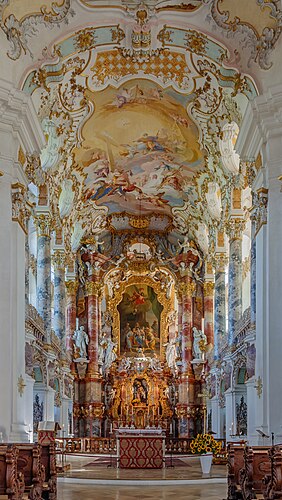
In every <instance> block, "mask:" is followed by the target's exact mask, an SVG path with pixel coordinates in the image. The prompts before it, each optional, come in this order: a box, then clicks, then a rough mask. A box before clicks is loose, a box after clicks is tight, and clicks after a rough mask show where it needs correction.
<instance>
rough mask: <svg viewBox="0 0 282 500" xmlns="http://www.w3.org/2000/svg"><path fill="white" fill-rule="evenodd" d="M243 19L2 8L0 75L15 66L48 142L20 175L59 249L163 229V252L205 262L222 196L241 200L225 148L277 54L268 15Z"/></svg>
mask: <svg viewBox="0 0 282 500" xmlns="http://www.w3.org/2000/svg"><path fill="white" fill-rule="evenodd" d="M245 7H246V2H245V1H244V0H237V1H236V2H234V1H232V0H221V1H219V0H202V1H201V0H190V1H187V2H185V1H184V2H183V1H181V2H180V1H178V0H144V1H143V2H141V1H139V0H116V1H107V2H106V1H102V0H101V1H100V0H95V1H94V0H73V1H70V0H60V1H59V0H58V1H57V3H54V2H53V1H51V0H45V2H44V4H43V2H42V1H41V0H34V1H33V2H30V1H28V0H13V1H9V0H6V1H4V2H2V3H1V6H0V15H1V24H0V27H1V29H2V34H1V36H3V35H5V36H6V40H5V46H6V48H7V58H6V59H7V61H8V63H9V68H10V67H12V66H13V65H16V68H17V69H15V70H14V71H15V72H17V73H18V78H19V81H20V82H21V83H20V85H21V88H22V89H23V91H24V92H26V93H27V94H28V95H30V96H32V99H33V102H34V104H35V107H36V109H37V112H38V115H39V118H40V120H41V123H42V127H43V130H44V133H45V136H46V147H45V149H44V150H43V151H41V152H40V161H39V158H38V153H39V152H30V154H29V155H27V158H26V163H25V169H26V173H27V175H28V177H29V181H30V182H31V183H32V184H34V185H35V186H37V187H39V188H40V186H42V185H43V184H48V187H49V202H50V205H51V208H52V212H53V215H54V217H55V220H56V221H57V225H58V226H61V227H62V228H63V230H64V234H65V244H66V247H67V249H68V250H71V248H72V250H75V249H76V248H77V240H78V241H79V240H80V238H81V237H82V236H85V235H87V234H91V233H93V232H94V233H95V232H98V231H101V230H106V229H107V230H109V229H110V228H115V230H128V229H130V228H134V227H139V226H140V227H142V224H143V225H144V224H145V226H146V227H147V228H149V229H154V230H158V229H164V228H167V231H168V236H169V238H171V240H172V241H176V240H177V239H183V236H184V235H186V234H188V235H189V236H190V237H193V238H196V239H197V240H198V242H199V244H200V246H201V245H202V250H203V251H204V252H205V251H207V242H208V239H210V241H212V239H213V235H214V231H215V228H220V227H221V226H222V225H223V224H224V222H225V220H226V218H227V217H228V212H229V208H230V199H231V191H232V188H234V187H237V188H245V187H246V171H245V170H244V168H242V165H241V166H240V163H239V159H238V158H237V156H238V155H237V156H236V151H235V148H234V145H235V142H236V137H237V135H238V131H239V128H240V123H241V120H242V116H243V114H244V112H245V110H246V107H247V104H248V101H249V100H251V99H253V98H254V97H255V96H256V95H257V94H258V92H259V90H260V85H262V82H263V79H264V76H262V75H265V74H267V73H268V72H269V73H271V71H272V69H271V58H272V56H273V57H274V60H275V47H276V46H277V45H278V44H279V43H280V40H279V37H280V31H281V11H280V10H279V2H277V1H261V0H249V1H248V9H246V8H245ZM8 63H7V64H8ZM14 68H15V66H14ZM142 220H143V222H140V221H142ZM138 221H139V222H138ZM144 221H145V222H144ZM138 225H139V226H138ZM200 242H201V243H200Z"/></svg>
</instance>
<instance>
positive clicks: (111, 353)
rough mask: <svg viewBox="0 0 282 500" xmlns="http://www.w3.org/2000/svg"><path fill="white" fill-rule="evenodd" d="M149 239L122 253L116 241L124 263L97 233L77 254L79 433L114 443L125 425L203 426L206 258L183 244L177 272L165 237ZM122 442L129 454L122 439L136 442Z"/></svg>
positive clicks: (192, 429)
mask: <svg viewBox="0 0 282 500" xmlns="http://www.w3.org/2000/svg"><path fill="white" fill-rule="evenodd" d="M138 223H140V221H139V222H138ZM141 234H142V236H141ZM144 234H146V231H142V233H140V237H139V242H136V238H135V239H134V240H132V239H131V237H130V235H129V236H128V237H127V238H126V239H125V240H124V243H123V247H122V246H121V243H122V241H123V240H121V241H120V240H118V239H117V238H116V239H117V241H118V244H119V245H120V246H121V248H120V253H119V258H118V259H115V260H113V259H111V263H110V264H109V257H107V256H106V255H105V254H103V253H102V252H101V251H100V250H101V248H100V242H99V241H98V239H97V237H96V238H94V239H93V238H92V240H87V241H85V244H84V247H83V248H82V250H81V251H80V255H79V261H78V274H79V275H81V276H83V280H82V281H81V283H80V284H79V287H78V289H77V290H76V317H77V325H76V328H75V333H74V334H73V332H72V334H70V345H72V349H73V362H72V366H71V370H72V373H73V375H74V377H75V394H74V408H73V415H74V431H75V435H77V436H105V437H107V436H109V435H110V433H111V432H112V431H117V432H119V431H118V430H119V429H120V428H125V427H128V428H130V429H132V428H135V429H148V428H149V429H150V428H151V429H156V428H161V429H163V430H164V431H165V432H166V434H167V435H169V434H170V435H171V436H174V437H177V436H179V437H182V436H183V437H187V436H189V435H193V434H194V433H196V432H200V431H201V430H202V425H203V417H204V415H205V408H204V403H205V402H204V401H203V400H202V399H200V397H198V396H197V394H198V393H201V390H202V389H201V387H202V382H203V381H204V369H205V361H204V351H205V348H206V345H207V337H206V336H205V335H204V336H202V337H201V335H200V333H201V332H200V329H201V322H202V317H203V315H204V302H205V304H206V312H205V314H206V316H207V318H208V314H207V311H208V309H207V308H208V307H210V302H209V301H208V300H207V297H205V296H204V294H205V293H206V291H207V290H208V289H206V290H205V291H204V289H203V286H202V284H201V281H200V279H198V278H199V277H198V274H199V273H200V272H201V265H202V261H201V259H200V254H199V252H198V250H197V248H196V246H195V244H194V245H193V242H191V244H190V243H189V244H188V242H185V244H183V248H180V250H179V253H178V255H176V257H175V259H176V260H177V267H176V266H175V269H178V270H179V269H180V270H181V273H180V272H179V271H178V272H177V274H176V273H175V271H174V270H173V264H171V265H170V267H168V266H167V265H165V263H164V259H165V255H164V254H162V253H161V252H160V251H159V250H158V246H157V241H159V240H160V238H159V236H158V238H157V237H155V240H154V239H153V238H146V237H145V236H144ZM114 237H116V236H114ZM101 243H102V242H101ZM113 264H114V265H113ZM86 268H87V272H85V269H86ZM196 268H198V269H197V272H196V271H195V269H196ZM192 271H193V272H192ZM197 273H198V274H197ZM85 277H86V279H85ZM195 277H197V279H196V278H195ZM70 313H73V311H70ZM206 330H207V329H206ZM199 332H200V333H199ZM70 333H71V332H70ZM196 334H197V335H196ZM77 339H78V340H77ZM197 342H198V344H197ZM197 347H198V348H197ZM118 436H119V438H118V439H119V443H120V446H121V449H122V450H124V448H123V444H124V442H123V440H124V439H125V440H126V441H127V442H128V440H130V439H133V437H132V436H126V437H125V436H123V437H122V438H121V436H120V434H118ZM135 438H136V436H135ZM160 439H161V438H160V437H159V436H158V439H157V441H158V440H160ZM157 441H156V442H157ZM158 446H159V447H160V444H159V443H158ZM160 449H161V447H160ZM160 449H159V452H157V455H158V454H159V456H160ZM122 453H123V455H124V453H125V452H124V451H123V452H122ZM122 463H123V462H122V461H121V466H122Z"/></svg>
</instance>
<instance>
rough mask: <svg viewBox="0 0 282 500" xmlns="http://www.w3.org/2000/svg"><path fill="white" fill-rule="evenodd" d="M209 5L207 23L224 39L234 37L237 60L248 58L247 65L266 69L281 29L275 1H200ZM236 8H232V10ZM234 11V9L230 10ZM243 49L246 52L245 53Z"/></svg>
mask: <svg viewBox="0 0 282 500" xmlns="http://www.w3.org/2000/svg"><path fill="white" fill-rule="evenodd" d="M204 3H205V4H209V5H210V21H211V20H213V21H214V22H215V23H216V24H217V25H218V26H219V27H220V28H221V29H222V30H223V31H224V32H225V33H227V35H228V37H236V38H237V40H238V41H240V43H239V44H237V47H241V48H242V49H243V50H244V49H245V54H244V52H243V51H241V53H240V55H241V57H244V56H246V54H247V56H248V60H247V64H248V65H250V64H251V62H255V63H258V64H259V66H260V67H261V68H262V69H265V70H267V69H269V68H271V66H272V63H270V62H269V57H270V54H271V52H272V51H273V49H274V48H275V46H276V44H277V42H278V40H279V38H280V35H281V29H282V16H281V7H280V2H277V1H276V0H249V2H248V9H246V2H245V1H244V0H242V1H240V0H237V1H236V2H228V1H226V0H204ZM235 5H236V6H235ZM234 7H235V8H234ZM246 49H247V50H246Z"/></svg>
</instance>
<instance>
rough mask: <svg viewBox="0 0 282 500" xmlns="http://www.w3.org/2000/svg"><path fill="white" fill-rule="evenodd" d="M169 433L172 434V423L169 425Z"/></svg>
mask: <svg viewBox="0 0 282 500" xmlns="http://www.w3.org/2000/svg"><path fill="white" fill-rule="evenodd" d="M169 433H170V434H172V424H170V426H169Z"/></svg>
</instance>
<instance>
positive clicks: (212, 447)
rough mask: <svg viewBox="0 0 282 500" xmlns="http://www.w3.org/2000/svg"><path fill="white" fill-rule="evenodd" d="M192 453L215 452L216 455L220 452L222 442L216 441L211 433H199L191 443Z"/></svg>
mask: <svg viewBox="0 0 282 500" xmlns="http://www.w3.org/2000/svg"><path fill="white" fill-rule="evenodd" d="M190 450H191V452H192V453H195V454H196V453H197V454H199V455H202V454H204V453H213V454H214V455H216V454H218V453H220V451H221V442H220V441H216V440H215V439H214V437H213V436H212V435H211V434H198V435H197V437H196V438H195V439H193V441H192V442H191V444H190Z"/></svg>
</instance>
